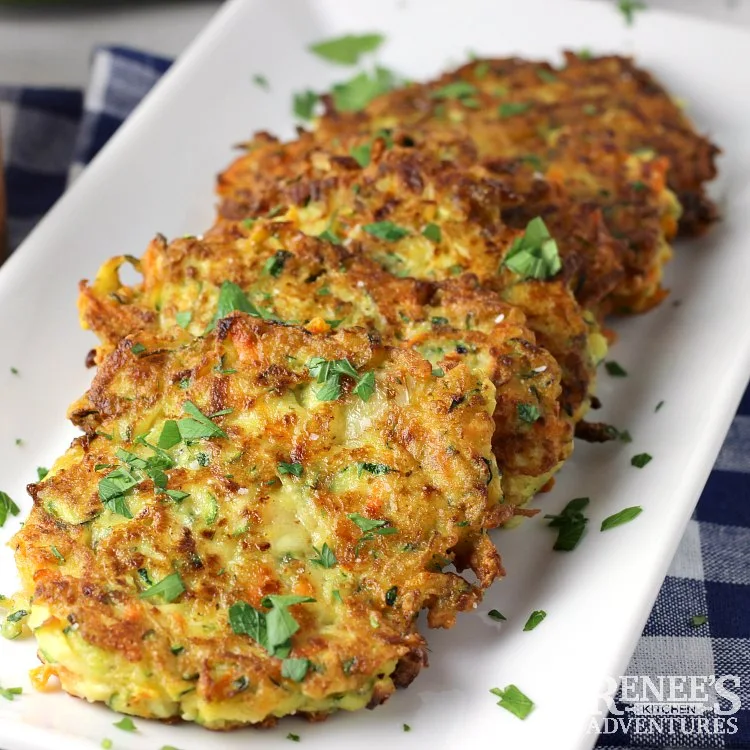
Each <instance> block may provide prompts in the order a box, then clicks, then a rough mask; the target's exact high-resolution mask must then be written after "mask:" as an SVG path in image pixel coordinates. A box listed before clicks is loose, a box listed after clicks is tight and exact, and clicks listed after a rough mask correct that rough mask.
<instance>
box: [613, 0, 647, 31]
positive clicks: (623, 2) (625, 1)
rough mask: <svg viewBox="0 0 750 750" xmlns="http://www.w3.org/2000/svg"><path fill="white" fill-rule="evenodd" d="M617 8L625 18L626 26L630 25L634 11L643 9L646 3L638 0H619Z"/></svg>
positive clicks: (633, 17)
mask: <svg viewBox="0 0 750 750" xmlns="http://www.w3.org/2000/svg"><path fill="white" fill-rule="evenodd" d="M617 8H618V10H619V11H620V13H622V15H623V17H624V18H625V23H626V24H627V25H628V26H632V25H633V23H634V21H635V13H636V11H639V10H645V9H646V3H643V2H640V1H639V0H619V2H618V3H617Z"/></svg>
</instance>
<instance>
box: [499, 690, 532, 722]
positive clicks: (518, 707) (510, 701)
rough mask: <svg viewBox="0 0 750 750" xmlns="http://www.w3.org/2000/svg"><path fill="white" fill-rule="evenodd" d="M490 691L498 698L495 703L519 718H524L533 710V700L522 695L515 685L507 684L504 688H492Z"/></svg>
mask: <svg viewBox="0 0 750 750" xmlns="http://www.w3.org/2000/svg"><path fill="white" fill-rule="evenodd" d="M490 692H491V693H492V694H493V695H496V696H497V697H498V698H500V700H499V701H498V702H497V705H498V706H500V707H501V708H504V709H505V710H506V711H510V712H511V713H512V714H514V715H515V716H517V717H518V718H519V719H525V718H526V717H527V716H528V715H529V714H530V713H531V712H532V711H533V710H534V701H532V700H531V698H529V697H528V696H526V695H524V694H523V693H522V692H521V691H520V690H519V689H518V688H517V687H516V686H515V685H508V687H506V688H505V689H503V690H501V689H500V688H492V689H491V690H490Z"/></svg>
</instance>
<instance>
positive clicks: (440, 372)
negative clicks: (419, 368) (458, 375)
mask: <svg viewBox="0 0 750 750" xmlns="http://www.w3.org/2000/svg"><path fill="white" fill-rule="evenodd" d="M432 374H433V376H434V377H436V378H444V377H445V370H444V369H443V368H442V367H433V368H432Z"/></svg>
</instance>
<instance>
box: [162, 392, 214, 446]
mask: <svg viewBox="0 0 750 750" xmlns="http://www.w3.org/2000/svg"><path fill="white" fill-rule="evenodd" d="M182 408H183V410H184V411H185V413H187V414H189V415H190V416H188V417H183V418H182V419H180V420H178V422H177V429H178V430H179V432H180V437H181V438H182V439H183V440H200V439H202V438H212V437H224V438H225V437H227V433H226V432H224V430H222V429H221V427H219V426H218V425H216V424H214V423H213V422H212V421H211V420H210V419H209V418H208V417H207V416H206V415H205V414H204V413H203V412H202V411H201V410H200V409H199V408H198V407H197V406H196V405H195V404H194V403H193V402H192V401H186V402H185V403H184V404H183V405H182ZM162 434H163V431H162ZM160 439H161V436H160Z"/></svg>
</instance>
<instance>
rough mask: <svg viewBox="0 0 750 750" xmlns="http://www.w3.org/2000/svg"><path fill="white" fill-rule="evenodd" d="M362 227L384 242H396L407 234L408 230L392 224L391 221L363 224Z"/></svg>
mask: <svg viewBox="0 0 750 750" xmlns="http://www.w3.org/2000/svg"><path fill="white" fill-rule="evenodd" d="M362 229H364V231H365V232H367V234H371V235H372V236H373V237H377V239H379V240H385V241H386V242H397V241H398V240H401V239H403V238H404V237H407V236H408V235H409V230H408V229H404V227H400V226H398V224H394V223H393V222H392V221H378V222H375V223H374V224H365V225H364V226H363V227H362Z"/></svg>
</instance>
